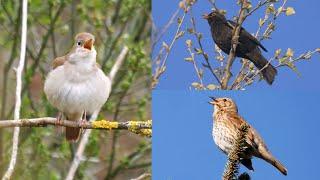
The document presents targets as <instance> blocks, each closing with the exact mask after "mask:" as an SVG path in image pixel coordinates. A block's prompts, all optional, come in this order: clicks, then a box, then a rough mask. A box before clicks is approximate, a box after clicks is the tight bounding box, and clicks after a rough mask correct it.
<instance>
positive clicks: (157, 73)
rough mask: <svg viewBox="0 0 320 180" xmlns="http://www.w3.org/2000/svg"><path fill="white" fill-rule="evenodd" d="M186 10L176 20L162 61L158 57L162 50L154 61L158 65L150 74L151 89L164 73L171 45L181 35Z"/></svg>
mask: <svg viewBox="0 0 320 180" xmlns="http://www.w3.org/2000/svg"><path fill="white" fill-rule="evenodd" d="M187 10H188V7H186V10H184V12H183V15H182V17H181V18H178V27H177V30H176V33H175V35H174V37H173V39H172V41H171V42H170V45H169V46H167V47H166V48H165V55H164V58H163V59H162V58H161V57H160V56H161V54H162V49H161V50H160V52H159V54H158V56H157V58H156V61H157V62H156V63H157V64H158V66H157V67H156V68H155V72H154V73H153V74H152V84H151V87H152V88H155V87H156V85H157V84H158V83H159V79H160V76H161V75H162V74H163V73H164V72H165V69H166V63H167V59H168V57H169V54H170V52H171V49H172V47H173V45H174V44H175V42H176V40H177V39H178V38H179V37H181V35H180V34H181V33H182V31H181V27H182V24H183V21H184V19H185V16H186V14H187ZM160 53H161V54H160ZM161 61H162V62H161ZM154 62H155V61H154Z"/></svg>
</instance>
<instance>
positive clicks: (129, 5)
mask: <svg viewBox="0 0 320 180" xmlns="http://www.w3.org/2000/svg"><path fill="white" fill-rule="evenodd" d="M20 6H21V3H20V1H18V0H0V58H1V59H2V61H0V89H1V91H0V93H1V94H0V100H1V104H0V117H1V118H0V119H10V118H12V116H13V113H12V112H13V103H14V93H13V92H14V89H15V83H14V82H15V77H14V72H13V68H14V67H15V64H16V62H17V60H18V52H19V51H20V49H19V48H20V47H19V44H20V26H21V23H20V13H21V12H20V9H21V7H20ZM150 11H151V1H150V0H112V1H104V0H92V1H87V0H65V1H64V0H45V1H43V0H32V1H29V8H28V37H27V56H26V66H25V71H24V77H23V78H24V79H23V91H22V93H23V95H22V111H21V117H23V118H31V117H44V116H53V117H54V116H57V111H56V109H55V108H53V107H52V106H51V105H50V104H49V102H48V101H47V100H46V97H45V95H44V93H43V82H44V79H45V77H46V74H47V73H48V71H49V70H50V64H51V61H52V60H53V59H54V58H55V57H58V56H62V55H65V54H66V53H67V52H68V51H69V50H70V48H71V47H72V45H73V39H74V36H75V35H76V34H77V33H79V32H83V31H87V32H90V33H92V34H94V35H95V37H96V43H95V48H96V50H97V52H98V55H97V61H98V63H99V64H100V65H101V66H102V69H103V70H104V72H105V73H106V74H107V73H108V72H109V70H110V69H111V67H112V65H113V63H114V61H115V59H116V57H117V56H118V54H119V53H120V51H121V49H122V47H123V46H124V45H127V46H128V47H129V49H130V50H129V54H128V56H127V58H126V60H125V63H124V64H123V66H122V68H121V69H120V71H119V73H118V74H117V76H116V79H115V82H114V84H113V90H112V94H111V96H110V98H109V100H108V102H107V103H106V104H105V106H104V107H103V109H102V110H101V112H100V115H99V116H100V118H107V119H112V120H119V121H121V120H148V119H151V114H150V111H151V110H150V99H151V97H150V94H151V90H150V77H151V62H150V57H149V54H150V48H149V44H150V39H149V37H150V29H151V20H150ZM115 134H117V135H115ZM64 136H65V135H64V132H63V129H61V128H23V129H22V132H21V135H20V145H19V154H18V162H17V166H16V169H15V172H14V177H13V178H14V179H16V178H21V177H22V176H23V177H24V178H25V179H48V178H49V179H61V178H64V177H65V175H66V173H67V170H68V168H69V165H70V162H71V160H72V158H73V154H74V151H75V149H76V145H74V144H69V143H68V142H66V140H65V137H64ZM11 138H12V129H0V176H1V175H2V174H3V171H4V169H5V168H7V164H8V161H9V154H10V153H11ZM141 144H145V146H144V147H147V150H144V151H141ZM150 144H151V142H150V140H149V139H146V138H143V137H139V136H137V135H134V134H131V133H130V132H122V131H121V132H120V131H119V132H105V131H94V132H93V133H92V135H91V137H90V140H89V143H88V145H87V147H86V152H85V157H84V161H83V162H82V164H81V165H80V168H79V169H78V172H77V175H76V178H77V179H80V178H81V179H82V178H85V179H91V178H92V177H97V178H100V179H102V178H106V179H127V178H129V177H137V176H139V175H140V174H142V173H145V172H148V171H150V168H151V167H150V166H151V163H150V162H151V152H150V149H151V146H150ZM112 146H113V147H114V148H113V147H112ZM128 154H133V155H132V157H128V156H127V155H128ZM111 156H113V157H112V158H111ZM126 158H129V159H131V158H133V159H135V160H134V161H133V162H132V163H131V164H130V165H132V166H134V165H140V164H141V163H144V165H143V166H139V167H138V168H135V169H133V170H132V169H130V168H128V166H127V165H126V166H124V165H123V159H126ZM92 159H93V160H92ZM110 159H112V164H113V166H112V167H111V168H110V167H109V165H110ZM107 174H109V177H107ZM90 177H91V178H90Z"/></svg>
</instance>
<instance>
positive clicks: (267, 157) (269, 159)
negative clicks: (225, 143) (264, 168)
mask: <svg viewBox="0 0 320 180" xmlns="http://www.w3.org/2000/svg"><path fill="white" fill-rule="evenodd" d="M259 151H260V153H261V157H260V158H262V159H264V160H265V161H267V162H268V163H270V164H271V165H273V166H274V167H275V168H277V169H278V170H279V171H280V172H281V173H282V174H283V175H285V176H286V175H287V174H288V173H287V169H286V168H285V167H284V165H282V164H281V163H280V162H279V161H278V160H277V159H276V158H274V157H273V156H272V155H271V153H270V152H268V151H267V150H259ZM261 151H262V152H261Z"/></svg>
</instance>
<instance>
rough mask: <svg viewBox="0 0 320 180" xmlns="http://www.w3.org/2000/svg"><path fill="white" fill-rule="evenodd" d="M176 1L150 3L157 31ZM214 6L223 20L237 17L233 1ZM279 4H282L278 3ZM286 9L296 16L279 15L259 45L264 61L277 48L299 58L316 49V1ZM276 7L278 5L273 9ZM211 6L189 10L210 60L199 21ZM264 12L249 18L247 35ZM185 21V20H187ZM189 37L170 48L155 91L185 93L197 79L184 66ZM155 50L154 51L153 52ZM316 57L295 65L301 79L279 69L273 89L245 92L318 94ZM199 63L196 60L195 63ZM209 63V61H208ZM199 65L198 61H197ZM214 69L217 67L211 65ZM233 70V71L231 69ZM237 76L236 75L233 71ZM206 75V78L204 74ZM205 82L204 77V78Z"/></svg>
mask: <svg viewBox="0 0 320 180" xmlns="http://www.w3.org/2000/svg"><path fill="white" fill-rule="evenodd" d="M178 2H179V0H161V1H160V0H154V1H153V6H152V7H153V8H152V14H153V17H154V22H155V24H156V26H157V27H160V28H161V27H163V26H164V25H165V24H166V23H167V22H168V20H169V19H170V17H171V16H172V14H173V13H174V12H175V11H176V10H177V8H178ZM216 2H217V6H218V7H219V8H222V9H226V10H227V12H228V13H227V17H228V18H229V19H231V18H232V16H233V15H236V14H237V13H238V6H237V5H235V3H234V2H235V1H232V2H231V1H230V2H229V1H228V2H226V1H222V0H216ZM281 2H282V1H281ZM287 6H292V7H294V9H295V11H296V14H295V15H293V16H289V17H287V16H285V15H282V16H280V18H279V19H278V21H277V30H276V31H275V32H274V33H273V35H272V39H271V40H267V41H263V45H264V46H265V47H266V48H267V49H268V53H265V52H264V53H263V55H264V56H265V57H266V58H267V59H268V58H270V57H272V56H273V54H274V52H275V50H276V49H278V48H281V49H283V51H286V49H287V48H292V49H293V50H294V51H295V54H296V55H298V54H301V53H303V52H305V51H306V50H313V49H315V48H317V47H320V44H319V42H320V36H319V32H320V24H319V23H316V22H318V21H319V19H320V13H319V7H320V1H318V0H308V1H292V0H289V1H288V3H287ZM276 7H278V5H277V6H276ZM210 9H211V5H210V4H209V3H208V1H207V0H202V1H198V2H197V3H196V5H195V6H194V8H193V14H194V16H195V17H196V22H197V28H198V30H199V31H200V32H202V33H203V35H204V38H203V44H204V49H205V50H207V52H208V53H209V55H211V57H213V50H211V51H209V50H210V49H213V40H212V38H211V35H210V31H209V25H208V24H207V22H206V21H205V20H204V19H202V18H201V15H202V14H204V13H206V12H210ZM263 13H264V9H261V10H260V11H257V12H256V13H255V14H254V15H253V16H251V17H249V18H248V19H247V21H246V22H245V23H244V25H243V26H244V27H245V28H246V29H247V30H248V31H249V32H256V30H257V27H258V25H257V24H258V23H257V22H258V19H259V18H260V17H262V16H263ZM187 19H188V18H187ZM186 22H187V24H188V25H186V24H185V25H184V26H183V30H186V28H187V27H190V21H189V20H187V21H186ZM176 26H177V24H176V23H175V24H173V25H172V26H171V27H170V28H169V29H168V32H167V33H166V34H165V36H164V37H163V39H161V41H160V43H158V44H159V45H161V44H162V43H161V42H162V41H165V42H167V43H169V42H170V41H171V39H172V37H173V34H174V32H175V30H176ZM189 38H190V36H189V35H187V36H185V37H184V38H182V39H180V40H179V41H178V42H177V43H176V44H175V46H174V48H173V50H172V53H171V54H170V56H169V58H168V64H167V68H166V72H165V73H164V74H163V75H162V77H161V79H160V83H159V84H158V86H157V89H163V90H168V89H175V90H178V89H183V90H184V89H187V88H188V87H189V86H190V84H191V83H192V82H194V81H197V77H196V75H195V73H194V69H193V67H192V64H191V63H186V62H185V61H184V58H185V57H188V56H189V55H188V52H187V50H186V46H185V41H186V40H187V39H189ZM158 48H159V47H157V48H156V50H155V52H157V50H158ZM319 59H320V56H319V55H315V56H314V57H313V59H312V60H307V61H305V62H299V63H298V64H297V68H298V70H299V72H301V74H302V76H301V77H299V76H297V74H296V73H294V72H293V71H292V70H289V69H288V68H281V69H280V70H279V72H278V76H277V77H276V81H275V82H274V84H273V86H271V87H270V86H268V85H267V84H266V83H265V82H260V83H258V84H255V85H254V86H251V87H249V88H248V89H255V90H258V89H264V88H268V89H270V90H272V89H276V90H279V89H282V90H287V89H305V88H309V89H316V90H320V83H318V82H319V80H318V78H317V79H316V80H315V78H316V77H319V74H318V69H319V67H320V60H319ZM199 60H200V59H199ZM211 60H212V59H211ZM201 61H202V60H201ZM236 62H237V63H236V65H235V67H237V64H238V61H236ZM213 64H214V65H215V66H218V65H219V64H218V63H217V62H216V61H213ZM234 70H237V69H234ZM234 72H237V71H234ZM205 74H208V73H205ZM208 75H209V74H208ZM205 78H206V77H205ZM206 80H207V81H209V82H211V81H213V79H212V77H210V76H209V77H207V78H206Z"/></svg>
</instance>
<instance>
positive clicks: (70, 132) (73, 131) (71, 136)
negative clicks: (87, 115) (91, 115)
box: [66, 127, 80, 142]
mask: <svg viewBox="0 0 320 180" xmlns="http://www.w3.org/2000/svg"><path fill="white" fill-rule="evenodd" d="M79 137H80V128H73V127H66V139H67V140H68V141H71V142H77V141H78V139H79Z"/></svg>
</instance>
